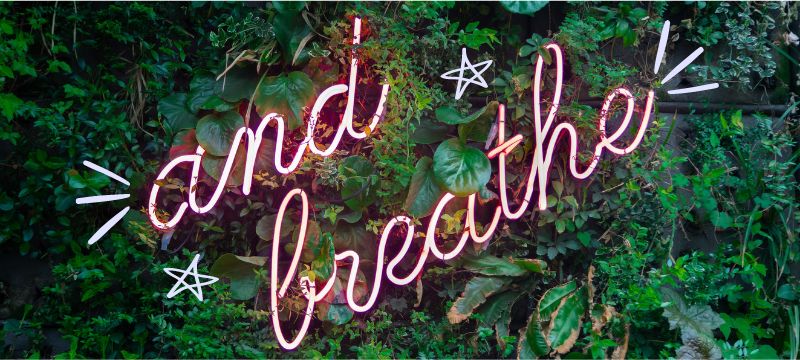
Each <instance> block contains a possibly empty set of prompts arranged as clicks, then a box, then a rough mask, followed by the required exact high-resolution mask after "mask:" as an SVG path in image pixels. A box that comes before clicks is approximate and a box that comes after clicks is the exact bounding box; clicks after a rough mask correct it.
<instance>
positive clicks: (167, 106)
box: [158, 93, 197, 132]
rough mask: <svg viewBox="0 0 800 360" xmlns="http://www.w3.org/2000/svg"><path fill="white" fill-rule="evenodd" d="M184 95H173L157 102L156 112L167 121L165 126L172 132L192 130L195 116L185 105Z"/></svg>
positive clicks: (185, 96) (195, 120)
mask: <svg viewBox="0 0 800 360" xmlns="http://www.w3.org/2000/svg"><path fill="white" fill-rule="evenodd" d="M186 99H187V95H186V93H175V94H172V95H170V96H167V97H165V98H163V99H161V100H160V101H159V102H158V112H159V113H161V115H164V117H165V118H166V119H167V120H166V124H167V126H169V128H170V129H171V130H172V131H173V132H178V131H180V130H183V129H194V127H195V126H196V125H197V115H195V114H194V112H192V110H190V109H189V106H188V105H187V104H186Z"/></svg>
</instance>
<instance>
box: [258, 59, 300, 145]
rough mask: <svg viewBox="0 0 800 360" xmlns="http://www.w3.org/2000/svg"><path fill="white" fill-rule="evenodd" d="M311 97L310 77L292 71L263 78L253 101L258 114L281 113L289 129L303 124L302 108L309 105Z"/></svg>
mask: <svg viewBox="0 0 800 360" xmlns="http://www.w3.org/2000/svg"><path fill="white" fill-rule="evenodd" d="M313 98H314V83H313V82H312V81H311V78H309V77H308V75H307V74H306V73H304V72H300V71H293V72H291V73H289V74H288V75H278V76H270V77H267V78H264V80H263V81H262V82H261V85H260V86H259V87H258V89H257V90H256V96H255V98H254V99H253V102H254V103H255V105H256V110H258V113H259V114H260V115H262V116H264V115H267V114H269V113H273V112H275V113H278V114H281V115H283V117H284V118H285V120H286V121H287V122H288V128H289V130H294V129H297V128H298V127H300V126H301V125H302V124H303V108H304V107H306V106H310V105H311V102H312V100H313Z"/></svg>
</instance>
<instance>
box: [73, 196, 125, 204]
mask: <svg viewBox="0 0 800 360" xmlns="http://www.w3.org/2000/svg"><path fill="white" fill-rule="evenodd" d="M129 197H131V195H130V194H115V195H97V196H85V197H79V198H77V199H75V203H76V204H79V205H81V204H94V203H101V202H108V201H116V200H122V199H127V198H129Z"/></svg>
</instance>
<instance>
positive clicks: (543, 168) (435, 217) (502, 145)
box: [148, 18, 654, 349]
mask: <svg viewBox="0 0 800 360" xmlns="http://www.w3.org/2000/svg"><path fill="white" fill-rule="evenodd" d="M360 28H361V20H360V19H359V18H355V20H354V24H353V32H354V37H353V43H354V44H359V42H360ZM546 50H547V51H549V52H551V54H552V55H553V56H552V59H553V63H554V65H551V66H554V67H555V76H556V79H555V88H554V91H553V98H552V99H551V101H550V107H549V109H548V111H547V115H546V117H545V119H544V120H543V119H542V115H541V114H542V111H541V99H540V92H541V90H540V89H541V87H542V86H541V85H542V73H543V70H544V63H543V59H542V58H541V56H540V57H539V58H538V60H537V62H536V71H535V75H534V82H533V84H532V87H533V115H534V126H535V129H534V130H535V131H534V134H535V135H534V136H535V138H534V139H533V140H534V142H535V146H534V148H533V151H534V154H533V160H532V164H531V167H530V172H529V174H528V176H527V184H526V186H525V191H524V193H523V194H522V197H521V198H520V199H517V200H516V201H514V200H512V199H511V198H510V195H509V190H508V185H507V183H506V156H507V155H508V154H509V153H510V152H511V151H512V150H513V149H514V148H515V147H516V146H517V145H519V144H521V143H522V142H523V140H524V138H523V136H522V135H514V136H511V137H510V138H508V139H507V138H506V134H505V126H504V122H505V107H504V106H503V105H500V106H499V107H498V113H497V129H498V134H497V139H496V147H495V148H493V149H491V150H489V151H488V153H487V156H488V157H489V158H490V159H494V158H497V161H498V180H499V181H498V188H499V189H498V190H499V193H500V200H499V202H500V204H499V205H496V206H495V207H494V209H493V210H494V212H493V216H492V218H491V222H490V223H489V224H488V225H484V226H483V230H484V231H483V234H479V233H478V232H477V230H476V226H475V225H476V222H475V216H476V195H475V194H472V195H470V196H469V197H468V201H467V212H466V220H465V222H466V224H465V227H464V228H465V230H464V232H463V234H462V235H461V237H460V239H459V240H458V242H457V244H456V245H455V247H454V248H453V249H451V250H444V249H441V248H440V247H439V246H438V245H437V244H436V239H435V234H436V227H437V223H438V222H439V219H440V217H441V215H442V212H443V211H444V208H445V206H446V205H447V203H448V202H449V201H451V200H452V199H454V198H455V196H454V195H452V194H450V193H446V194H445V195H444V196H443V197H442V198H441V199H440V200H439V202H438V204H437V205H436V207H435V210H434V212H433V214H432V215H431V218H430V221H429V223H428V225H427V232H426V234H425V238H424V243H422V244H421V250H420V251H419V255H418V256H417V257H416V259H415V261H416V264H415V265H414V266H413V269H412V270H411V271H410V272H409V273H408V274H405V275H402V274H397V273H396V269H397V267H398V266H399V265H400V263H401V262H403V260H404V259H405V258H406V255H407V254H408V251H409V249H410V247H411V243H412V242H413V241H414V234H415V231H414V223H413V222H412V220H411V219H410V218H408V217H406V216H397V217H395V218H393V219H391V220H390V221H389V222H388V224H387V225H386V227H385V228H384V229H383V232H382V235H381V238H380V242H379V243H378V251H377V258H376V259H375V262H376V266H375V269H376V270H375V274H374V275H375V276H374V278H373V279H374V280H373V281H372V287H371V290H370V292H369V296H368V297H367V300H366V302H364V303H363V304H358V303H357V302H356V298H355V295H354V288H355V285H356V281H357V279H356V275H357V273H358V266H359V263H360V258H359V254H357V253H356V252H354V251H350V250H347V251H342V252H340V253H336V254H335V261H334V265H333V271H332V273H331V276H330V278H329V279H327V281H326V282H325V283H324V284H320V285H322V286H321V287H317V286H316V284H315V281H312V280H310V279H309V278H308V277H305V276H304V277H301V278H300V279H299V285H300V288H301V289H302V292H303V295H304V297H305V299H306V301H307V305H306V309H305V316H304V317H303V319H302V321H301V324H300V328H299V329H297V331H296V332H295V334H294V339H292V340H290V339H287V337H286V335H285V334H284V331H283V330H282V328H281V324H280V322H279V319H278V316H277V313H278V309H279V303H280V300H281V298H283V297H285V295H286V292H287V290H288V289H289V287H290V285H291V284H292V280H293V279H294V278H295V274H296V272H297V267H298V265H299V262H300V258H301V254H302V250H303V246H304V243H305V238H306V230H307V224H308V217H309V201H308V197H307V195H306V193H305V191H303V190H302V189H299V188H296V189H293V190H291V191H289V192H288V193H287V194H286V196H285V197H284V199H283V201H282V202H281V204H280V207H279V208H278V214H277V217H276V221H275V228H274V233H273V240H272V256H271V266H270V305H269V307H270V311H271V313H272V316H271V319H272V324H273V327H274V331H275V335H276V338H277V340H278V342H279V343H280V345H281V346H282V347H283V348H285V349H294V348H296V347H297V346H298V345H299V344H300V342H301V341H302V339H303V338H304V337H305V335H306V332H307V330H308V328H309V325H310V323H311V319H312V314H313V311H314V305H315V304H316V303H317V302H320V301H321V300H322V299H323V298H325V296H326V295H328V293H329V292H330V291H331V290H332V289H333V285H334V280H335V279H336V271H337V267H338V266H345V265H344V264H347V260H348V259H349V266H350V272H349V279H348V282H347V287H346V300H347V303H348V305H349V306H350V308H352V309H353V310H354V311H357V312H364V311H367V310H369V309H370V308H371V307H372V306H373V305H374V304H375V301H376V300H377V298H378V292H379V289H380V287H381V282H382V281H383V279H384V277H385V278H386V279H388V280H389V281H391V282H392V283H394V284H397V285H406V284H409V283H411V282H412V281H414V279H415V278H417V277H418V276H419V275H420V274H421V272H422V270H423V267H424V265H425V262H426V260H427V258H428V256H429V255H433V256H434V257H436V258H438V259H441V260H448V259H452V258H454V257H456V256H457V255H458V254H459V253H460V252H461V250H462V249H463V248H464V246H465V245H466V244H467V241H468V240H470V239H471V240H472V241H474V242H476V243H484V242H486V241H488V240H489V239H490V238H491V237H492V235H493V233H494V231H495V230H496V229H497V226H498V224H499V222H500V220H501V218H502V217H504V218H507V219H511V220H513V219H518V218H520V217H521V216H522V215H523V213H524V212H525V210H526V209H527V208H528V206H529V205H530V202H531V201H532V197H533V193H534V188H536V189H537V190H538V192H537V199H536V203H537V205H538V208H539V209H540V210H544V209H545V208H546V207H547V194H546V192H547V180H548V173H549V171H550V164H551V162H552V160H553V155H554V152H555V149H556V145H557V144H558V143H559V142H560V141H562V140H564V139H565V138H566V140H567V141H568V143H569V169H570V172H571V173H572V176H574V177H575V178H578V179H584V178H586V177H588V176H589V175H590V174H591V173H592V172H593V171H594V169H595V167H596V166H597V163H598V162H599V160H600V157H601V155H602V154H603V152H604V151H606V150H607V151H609V152H611V153H613V154H617V155H625V154H628V153H630V152H631V151H633V150H634V149H635V148H636V147H637V146H638V145H639V143H640V142H641V141H642V138H643V137H644V134H645V131H646V129H647V125H648V122H649V117H650V113H651V110H652V107H653V97H654V93H653V91H652V90H650V91H649V92H648V94H647V99H646V104H645V106H644V109H643V111H642V114H643V115H642V118H641V120H640V123H639V127H638V130H637V131H636V135H635V136H634V138H633V139H632V141H631V142H630V144H628V145H627V146H623V145H619V146H618V140H619V138H620V137H621V136H622V135H623V134H624V133H625V132H626V130H627V129H628V127H629V125H630V122H631V119H632V117H633V114H634V107H635V104H634V103H635V99H634V96H633V95H632V94H631V92H630V91H628V90H627V89H625V88H617V89H615V90H613V91H612V92H611V93H610V94H609V95H608V96H607V97H606V98H605V100H604V102H603V105H602V110H601V112H600V116H599V119H598V130H599V134H600V141H599V143H597V144H596V146H595V148H594V156H593V158H592V160H591V162H589V164H587V165H580V166H581V167H583V170H580V169H579V164H578V160H577V153H578V135H577V132H576V130H575V127H573V126H572V125H571V124H569V123H565V122H562V123H558V124H554V123H555V119H556V113H557V112H558V108H559V103H560V98H561V89H562V78H563V68H564V65H563V56H562V51H561V48H560V47H559V46H558V45H556V44H554V43H551V44H548V45H546ZM357 64H358V60H357V58H356V56H355V54H353V58H352V59H351V62H350V74H349V75H350V76H349V83H348V84H347V85H345V84H338V85H333V86H331V87H329V88H327V89H326V90H324V91H323V92H322V93H321V94H320V95H319V97H318V98H317V100H316V102H315V103H314V105H313V107H312V109H311V113H310V119H309V121H308V127H307V132H306V134H307V135H306V138H305V140H304V141H303V142H302V143H301V144H300V145H299V147H298V148H297V150H296V152H295V154H294V156H292V157H291V160H290V161H289V165H288V166H284V165H283V155H282V154H283V137H284V127H285V124H284V120H283V119H282V118H281V117H280V116H279V115H278V114H275V113H271V114H268V115H266V116H265V117H264V118H263V119H262V121H261V123H260V124H259V126H258V127H257V129H256V130H255V132H253V131H252V130H251V129H249V128H248V127H246V126H245V127H242V128H240V129H239V130H238V132H237V133H236V135H235V137H234V140H233V144H232V145H231V149H230V153H229V155H228V157H227V159H226V162H225V166H224V168H223V171H222V174H221V176H220V178H219V182H218V184H217V187H216V189H215V190H214V192H213V194H212V195H211V197H210V199H209V200H208V201H207V202H206V204H205V205H200V204H198V200H197V193H196V189H197V183H198V174H199V171H200V165H201V161H202V158H203V155H204V153H205V150H204V149H203V148H202V147H201V146H198V147H197V150H196V152H195V154H192V155H184V156H179V157H177V158H175V159H173V160H172V161H170V162H169V163H168V164H167V165H166V166H165V167H164V168H163V169H162V170H161V172H160V173H159V174H158V176H157V178H156V181H155V182H154V184H153V187H152V189H151V191H150V198H149V205H148V215H149V218H150V221H151V222H152V223H153V225H154V226H155V227H156V228H158V229H161V230H169V229H172V228H174V227H175V226H176V225H177V224H178V223H179V222H180V220H181V218H182V217H183V215H184V214H185V212H186V210H187V208H191V210H192V211H194V212H195V213H198V214H202V213H206V212H208V211H210V210H211V209H212V208H213V207H214V206H215V205H216V203H217V201H218V200H219V198H220V196H221V194H222V192H223V190H224V188H225V185H226V183H227V179H228V177H229V176H230V174H231V168H232V167H233V164H234V160H235V157H236V154H237V151H238V148H239V146H240V143H241V142H242V140H243V139H242V138H243V137H245V136H246V144H247V148H246V149H247V151H246V161H245V168H244V169H245V170H244V179H243V184H242V193H244V194H245V195H247V194H249V193H250V188H251V185H252V178H253V169H254V166H255V162H256V158H257V153H258V149H259V147H260V145H261V141H262V135H263V132H264V130H265V128H266V127H267V125H268V124H270V123H271V122H274V123H275V128H276V141H275V144H276V145H275V158H274V163H275V168H276V169H277V170H278V172H280V173H282V174H284V175H285V174H290V173H292V172H293V171H295V170H296V169H297V167H298V165H299V164H300V161H301V160H302V158H303V156H304V154H305V152H306V151H307V150H308V151H311V152H312V153H314V154H317V155H320V156H328V155H330V154H332V153H333V152H334V150H335V149H336V148H337V146H338V145H339V142H340V141H341V139H342V136H343V134H344V132H345V131H346V132H347V133H348V134H349V135H350V136H351V137H353V138H355V139H363V138H365V137H366V136H367V132H365V131H359V130H357V129H354V128H353V107H354V98H355V88H356V84H357V78H358V73H357ZM388 91H389V86H388V85H383V88H382V92H381V95H380V98H379V101H378V105H377V108H376V110H375V113H374V116H373V117H372V119H371V121H370V122H369V123H368V124H367V125H366V126H367V127H369V130H370V133H371V132H372V131H374V130H375V128H376V127H377V125H378V122H379V121H380V119H381V117H382V114H383V111H384V104H385V102H386V97H387V94H388ZM344 93H346V96H347V105H346V109H345V112H344V114H343V116H342V119H341V123H340V124H339V127H338V130H337V132H336V134H335V135H334V137H333V139H332V140H331V142H330V144H329V145H328V146H327V147H326V149H325V150H320V149H319V148H318V147H317V145H316V142H315V141H314V138H313V134H314V129H315V127H316V120H317V118H318V117H319V113H320V111H321V109H322V107H323V106H324V105H325V103H326V102H327V101H328V100H329V99H330V98H331V97H333V96H335V95H339V94H344ZM615 100H616V101H618V102H624V107H625V115H624V117H623V118H622V120H621V124H620V126H619V127H618V128H617V130H616V131H614V132H613V133H612V134H607V132H606V121H607V120H608V115H609V113H610V112H611V111H610V110H611V105H612V103H613V102H614V101H615ZM184 163H186V164H190V165H191V180H190V185H189V199H188V203H187V202H186V201H184V202H182V203H181V204H180V205H179V207H178V208H177V210H176V211H175V213H174V215H173V217H172V219H170V220H168V221H166V222H163V221H161V220H160V219H159V218H158V216H156V213H157V210H158V209H157V208H156V204H157V197H158V193H159V189H160V186H159V185H158V183H159V182H160V180H163V179H165V178H166V177H167V175H168V174H170V172H172V170H173V169H174V168H175V167H176V166H178V165H181V164H184ZM296 198H299V200H300V202H301V221H300V225H299V235H298V240H297V242H298V243H297V245H296V246H295V248H294V254H293V255H292V259H291V263H290V264H289V266H288V269H286V273H285V274H284V275H283V277H282V278H281V279H280V283H279V269H278V258H279V255H280V253H281V252H282V250H281V249H282V247H281V246H280V240H281V236H280V234H281V226H282V225H283V218H284V215H285V212H286V211H287V208H288V207H289V205H290V203H291V202H292V200H295V199H296ZM485 206H488V205H485ZM513 208H516V209H513ZM398 226H404V227H405V228H406V231H405V236H404V239H403V240H402V241H403V243H402V245H401V246H400V251H399V252H398V253H397V254H396V255H394V256H392V257H391V259H388V263H385V262H384V261H385V260H384V257H385V256H386V254H385V249H386V246H387V244H388V243H389V241H390V238H392V241H395V239H394V238H393V237H392V234H393V231H394V232H396V228H397V227H398Z"/></svg>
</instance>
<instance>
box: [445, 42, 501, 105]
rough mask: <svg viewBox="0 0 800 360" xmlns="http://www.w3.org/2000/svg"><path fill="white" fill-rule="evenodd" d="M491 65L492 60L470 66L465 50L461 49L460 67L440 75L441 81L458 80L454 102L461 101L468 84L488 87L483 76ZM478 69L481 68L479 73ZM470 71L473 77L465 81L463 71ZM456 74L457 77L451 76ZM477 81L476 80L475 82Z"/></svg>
mask: <svg viewBox="0 0 800 360" xmlns="http://www.w3.org/2000/svg"><path fill="white" fill-rule="evenodd" d="M491 65H492V60H486V61H484V62H480V63H477V64H475V65H472V63H471V62H469V58H467V48H461V67H460V68H458V69H454V70H450V71H448V72H446V73H444V74H442V79H446V80H458V85H457V86H456V100H458V99H461V95H464V90H466V89H467V86H469V84H475V85H478V86H480V87H482V88H484V89H485V88H487V87H489V85H488V84H486V80H484V79H483V76H481V74H483V72H484V71H486V69H488V68H489V66H491ZM478 67H483V68H481V69H480V71H479V70H478V69H477V68H478ZM467 69H469V70H471V71H472V73H473V74H474V75H472V77H471V78H469V79H467V78H465V77H464V70H467ZM455 73H458V76H453V74H455ZM476 79H477V80H476Z"/></svg>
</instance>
